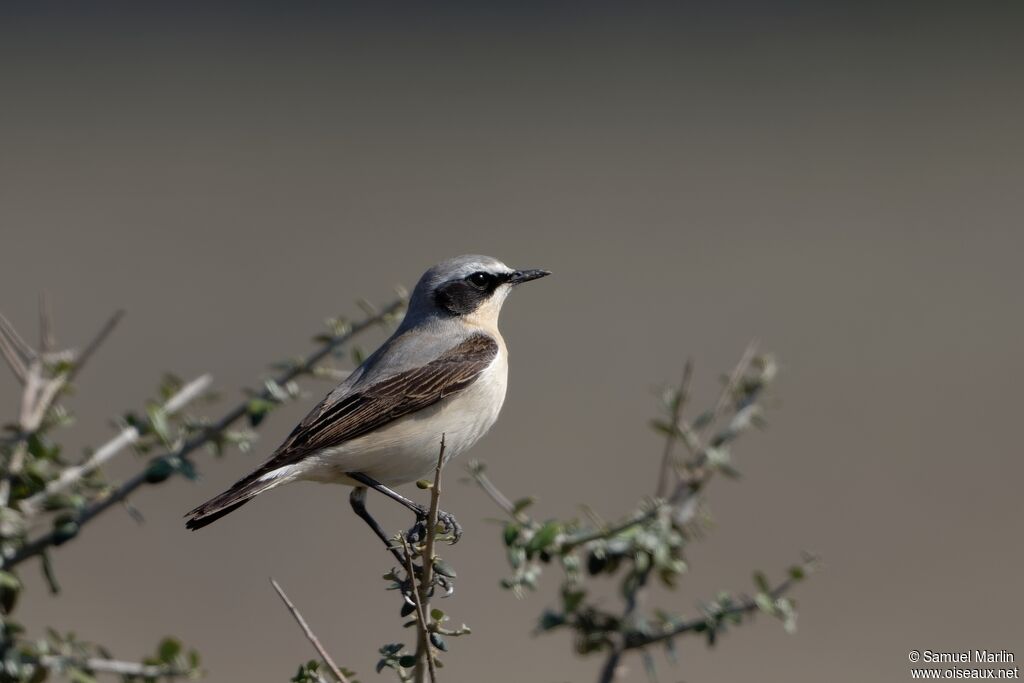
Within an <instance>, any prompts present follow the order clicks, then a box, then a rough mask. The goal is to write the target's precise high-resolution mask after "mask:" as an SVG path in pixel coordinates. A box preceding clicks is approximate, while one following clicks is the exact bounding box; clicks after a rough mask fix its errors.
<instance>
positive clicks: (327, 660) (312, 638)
mask: <svg viewBox="0 0 1024 683" xmlns="http://www.w3.org/2000/svg"><path fill="white" fill-rule="evenodd" d="M270 584H271V585H272V586H273V587H274V590H275V591H277V594H278V595H279V596H280V597H281V601H282V602H283V603H284V606H285V607H287V608H288V611H289V612H291V613H292V616H293V617H294V618H295V621H296V623H298V625H299V628H301V629H302V632H303V633H304V634H305V636H306V640H308V641H309V643H310V645H312V646H313V649H314V650H316V652H317V654H319V655H320V658H321V659H322V660H324V664H326V665H327V668H328V669H330V671H331V674H333V675H334V678H335V679H336V680H337V681H338V682H339V683H350V681H349V679H348V678H347V677H346V676H345V674H343V673H342V672H341V669H340V668H338V665H337V664H335V663H334V660H333V659H331V655H330V654H329V653H328V652H327V650H326V649H324V646H323V645H321V644H320V639H319V638H317V637H316V634H315V633H313V629H311V628H310V627H309V624H307V623H306V620H305V619H303V618H302V613H301V612H299V610H298V608H297V607H295V605H293V604H292V601H291V600H289V599H288V596H287V595H286V594H285V592H284V589H283V588H281V584H279V583H278V582H277V581H276V580H275V579H274V578H273V577H271V579H270Z"/></svg>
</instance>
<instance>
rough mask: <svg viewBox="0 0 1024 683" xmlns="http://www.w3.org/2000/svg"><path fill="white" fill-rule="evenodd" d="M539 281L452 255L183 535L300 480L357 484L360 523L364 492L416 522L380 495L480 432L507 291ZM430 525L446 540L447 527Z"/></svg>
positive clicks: (501, 348) (489, 421) (494, 381)
mask: <svg viewBox="0 0 1024 683" xmlns="http://www.w3.org/2000/svg"><path fill="white" fill-rule="evenodd" d="M548 274H549V273H548V271H546V270H515V269H513V268H509V267H508V266H506V265H505V264H504V263H502V262H501V261H498V260H497V259H494V258H490V257H488V256H458V257H456V258H452V259H449V260H447V261H443V262H442V263H439V264H438V265H436V266H434V267H433V268H431V269H430V270H428V271H427V272H426V273H424V274H423V277H421V278H420V280H419V282H418V283H417V285H416V288H415V289H414V290H413V293H412V297H411V298H410V300H409V308H408V311H407V312H406V314H405V318H404V320H403V321H402V324H401V325H400V326H399V327H398V329H397V330H396V331H395V333H394V334H393V335H391V337H390V338H389V339H388V340H387V341H385V342H384V343H383V344H382V345H381V347H380V348H379V349H377V350H376V351H375V352H374V353H373V355H371V356H370V357H369V358H367V359H366V360H365V361H364V362H363V364H362V365H360V366H359V367H358V368H356V370H355V371H354V372H353V373H352V374H351V375H350V376H349V377H348V378H347V379H345V381H343V382H342V383H341V384H340V385H339V386H338V387H337V388H336V389H335V390H334V391H332V392H331V393H330V394H328V395H327V397H326V398H324V400H323V401H321V402H320V403H319V404H318V405H317V406H316V407H315V408H313V410H312V411H311V412H310V413H309V415H307V416H306V418H305V419H304V420H302V422H300V423H299V425H298V426H297V427H296V428H295V429H294V430H293V431H292V433H291V435H290V436H289V437H288V438H287V439H286V440H285V442H284V443H283V444H281V446H280V447H279V448H278V449H277V450H276V451H275V452H274V454H273V455H272V456H271V457H270V458H269V459H268V460H267V461H266V462H265V463H263V465H261V466H260V467H259V468H258V469H257V470H256V471H254V472H253V473H251V474H249V475H248V476H246V477H243V478H242V479H240V480H239V481H238V482H237V483H235V484H234V485H233V486H232V487H231V488H229V489H228V490H227V491H225V492H224V493H221V494H220V495H218V496H216V497H214V498H212V499H210V500H209V501H207V502H205V503H203V504H202V505H200V506H199V507H197V508H196V509H194V510H192V511H191V512H189V513H188V515H187V517H188V521H187V522H186V526H187V527H188V528H189V529H199V528H201V527H204V526H206V525H207V524H209V523H211V522H213V521H215V520H217V519H219V518H221V517H223V516H224V515H226V514H228V513H229V512H232V511H234V510H235V509H237V508H238V507H240V506H241V505H244V504H245V503H247V502H248V501H250V500H251V499H252V498H253V497H254V496H257V495H259V494H260V493H263V492H264V491H269V490H270V489H272V488H275V487H277V486H280V485H281V484H286V483H289V482H292V481H302V480H305V481H318V482H333V483H340V484H347V485H349V486H354V487H356V489H355V490H354V491H353V496H352V503H353V507H354V508H356V511H357V512H358V513H359V514H360V515H361V516H363V518H364V519H366V520H367V521H368V522H370V523H371V526H373V525H374V524H375V523H374V522H373V521H372V518H370V517H369V516H368V514H366V511H365V507H364V506H363V504H362V501H363V497H364V496H365V492H366V489H365V487H367V486H369V487H371V488H374V489H377V490H379V491H381V492H382V493H384V494H386V495H388V496H389V497H391V498H394V499H395V500H398V501H399V502H401V503H402V504H404V505H406V507H409V508H410V509H412V510H413V511H415V512H416V513H417V515H418V516H419V517H420V518H421V519H422V517H423V515H424V508H423V506H421V505H418V504H416V503H414V502H412V501H411V500H409V499H407V498H405V497H404V496H401V495H400V494H398V493H396V492H395V491H393V490H391V489H390V488H388V487H389V486H394V485H397V484H404V483H408V482H411V481H415V480H417V479H422V478H424V477H426V476H428V475H429V474H430V473H431V472H432V471H433V469H434V467H435V465H436V464H437V458H438V448H439V445H440V442H441V438H442V435H443V436H444V441H445V459H446V460H447V459H448V458H451V457H455V456H456V455H458V454H459V453H462V452H463V451H465V450H466V449H468V448H470V447H471V446H472V445H473V444H475V443H476V442H477V441H478V440H479V439H480V437H482V436H483V435H484V434H486V433H487V431H488V430H489V429H490V428H491V426H492V425H493V424H494V422H495V420H497V418H498V413H499V411H500V410H501V406H502V403H503V402H504V400H505V386H506V381H507V377H508V353H507V351H506V348H505V340H504V339H502V337H501V333H500V332H498V314H499V313H500V312H501V306H502V304H503V303H504V302H505V298H506V297H507V296H508V294H509V292H511V291H512V288H513V287H515V286H516V285H518V284H520V283H523V282H529V281H530V280H536V279H537V278H541V277H544V276H545V275H548ZM441 520H442V521H443V522H444V523H445V525H446V526H448V527H449V528H450V529H451V531H452V532H453V533H454V534H455V536H456V537H457V536H458V533H459V529H458V525H457V524H456V523H455V520H454V518H452V517H451V516H450V515H447V514H443V515H442V516H441ZM375 531H377V532H378V535H380V532H379V527H375Z"/></svg>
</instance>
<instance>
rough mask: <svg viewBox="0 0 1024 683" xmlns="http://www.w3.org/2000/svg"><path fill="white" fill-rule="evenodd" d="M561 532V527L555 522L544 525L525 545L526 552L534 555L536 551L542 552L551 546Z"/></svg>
mask: <svg viewBox="0 0 1024 683" xmlns="http://www.w3.org/2000/svg"><path fill="white" fill-rule="evenodd" d="M561 531H562V525H561V524H559V523H558V522H557V521H554V520H551V521H548V522H545V523H544V526H542V527H541V528H540V529H538V530H537V533H535V534H534V535H533V538H531V539H530V542H529V543H527V544H526V552H528V553H535V552H537V551H538V550H542V549H544V548H547V547H548V546H549V545H551V544H552V543H553V542H554V540H555V539H556V538H558V534H559V533H560V532H561Z"/></svg>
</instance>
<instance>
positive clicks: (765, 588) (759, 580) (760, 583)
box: [754, 571, 771, 593]
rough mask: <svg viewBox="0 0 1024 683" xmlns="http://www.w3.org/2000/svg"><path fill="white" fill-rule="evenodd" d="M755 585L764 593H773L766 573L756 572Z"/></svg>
mask: <svg viewBox="0 0 1024 683" xmlns="http://www.w3.org/2000/svg"><path fill="white" fill-rule="evenodd" d="M754 585H755V586H757V589H758V590H759V591H761V592H762V593H769V592H771V587H770V586H769V585H768V579H767V578H766V577H765V575H764V572H759V571H758V572H754Z"/></svg>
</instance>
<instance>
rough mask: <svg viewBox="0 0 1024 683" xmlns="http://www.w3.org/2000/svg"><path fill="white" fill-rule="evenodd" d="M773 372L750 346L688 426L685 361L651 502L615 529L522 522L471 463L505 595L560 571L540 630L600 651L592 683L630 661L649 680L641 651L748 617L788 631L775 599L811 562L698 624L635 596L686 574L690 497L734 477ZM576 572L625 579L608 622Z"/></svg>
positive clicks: (761, 581) (668, 403)
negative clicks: (555, 597) (504, 555)
mask: <svg viewBox="0 0 1024 683" xmlns="http://www.w3.org/2000/svg"><path fill="white" fill-rule="evenodd" d="M775 367H776V366H775V363H774V361H773V360H772V359H771V357H770V356H767V355H759V354H758V350H757V346H756V344H755V343H753V342H752V343H751V344H750V345H749V346H748V347H747V348H746V350H745V351H744V353H743V355H742V357H741V359H740V361H739V362H738V363H737V365H736V366H735V367H734V368H733V370H732V371H731V372H730V373H729V375H728V377H727V378H726V380H725V381H724V382H723V387H722V390H721V393H720V394H719V395H718V396H717V397H716V400H715V402H714V404H713V405H712V407H711V408H709V409H708V410H706V411H705V412H703V413H700V414H698V415H697V417H696V418H695V419H694V420H693V421H692V422H691V421H689V420H687V419H686V418H685V417H684V411H685V408H686V407H687V406H688V403H689V399H690V384H691V381H692V377H693V364H692V363H691V362H690V361H689V360H687V362H686V365H685V367H684V370H683V374H682V380H681V382H680V384H679V385H678V387H677V388H675V389H672V390H669V391H667V392H666V396H665V401H664V403H665V409H666V413H667V415H666V419H665V420H664V421H659V420H656V421H654V423H653V426H654V428H655V429H656V430H657V431H659V432H661V433H662V434H664V436H665V444H664V447H663V449H662V453H661V462H660V466H659V468H658V477H657V482H656V487H655V490H654V493H655V495H654V496H653V497H651V498H647V499H645V500H644V501H643V502H642V503H641V504H640V505H639V506H638V508H637V510H636V511H635V512H634V513H632V514H631V515H629V516H627V517H625V518H624V519H622V520H620V521H618V522H615V523H604V522H602V521H600V520H598V519H596V515H592V516H593V517H594V518H595V521H594V522H593V523H592V524H589V525H586V524H580V523H579V522H577V521H575V520H572V521H560V520H547V521H545V522H538V521H536V520H534V519H532V518H531V517H530V515H529V514H527V512H526V508H528V507H529V506H530V505H531V504H532V503H533V499H532V498H524V499H521V500H518V501H516V502H512V501H511V500H510V499H509V498H508V497H507V496H505V494H504V493H502V492H501V490H500V489H498V487H497V486H495V484H494V483H493V482H492V481H491V480H490V479H489V478H488V476H487V475H486V474H485V473H484V466H483V465H482V464H480V463H478V462H475V461H473V462H470V464H469V471H470V473H471V475H472V478H473V480H474V481H475V482H476V483H477V484H478V485H479V486H480V488H481V489H482V490H483V491H484V492H485V493H486V494H487V496H488V497H489V498H490V499H491V500H492V501H494V503H495V504H496V505H497V506H498V507H499V508H500V509H501V510H502V511H504V512H505V514H507V515H508V516H509V518H510V519H511V521H509V522H506V523H505V525H504V532H503V537H504V541H505V545H506V547H507V550H508V557H509V562H510V564H511V566H512V569H513V570H514V575H513V577H511V578H508V579H504V580H503V581H502V583H503V585H504V586H505V587H506V588H509V589H511V590H513V591H515V592H516V594H517V595H521V594H522V591H523V589H524V588H530V589H534V588H536V581H537V578H538V577H539V575H540V571H541V566H542V565H544V564H548V563H559V564H561V566H562V568H563V570H564V573H565V579H564V580H563V583H562V589H561V602H562V608H561V609H560V610H548V611H546V612H545V614H544V615H543V616H542V618H541V622H540V625H539V630H540V631H547V630H551V629H554V628H559V627H570V628H571V629H572V630H573V631H574V632H575V634H576V641H575V644H576V649H577V651H578V652H579V653H581V654H585V653H588V652H595V651H604V652H605V653H606V657H605V661H604V664H603V666H602V668H601V671H600V676H599V679H598V680H599V682H600V683H612V681H614V679H615V677H616V675H617V673H618V672H619V671H620V669H621V663H622V659H623V656H624V655H625V654H626V653H628V652H631V651H639V652H640V653H641V654H642V655H643V657H644V661H645V665H646V666H647V667H648V669H649V673H650V674H651V675H652V676H653V672H652V671H651V670H650V668H651V667H653V662H652V660H651V659H650V654H649V653H648V652H647V649H646V648H647V647H648V646H651V645H654V644H657V643H667V644H668V645H671V644H672V641H673V639H674V638H675V637H676V636H678V635H681V634H684V633H687V632H691V631H692V632H700V633H704V634H705V635H706V636H707V637H708V639H709V642H714V639H715V637H716V634H717V633H718V632H719V631H720V630H722V629H724V628H725V625H726V622H727V621H738V619H739V618H740V616H741V615H743V614H746V613H748V612H752V611H755V610H760V611H763V612H766V613H768V614H771V615H772V616H775V617H777V618H779V619H781V620H782V621H783V622H784V624H785V625H786V628H787V630H788V629H790V628H792V626H793V624H794V623H795V611H794V608H793V604H792V602H791V601H790V600H789V599H788V598H785V597H783V596H784V594H785V593H786V592H787V591H788V590H789V589H790V588H791V587H792V585H793V584H794V583H795V582H796V581H797V580H799V579H801V578H803V576H805V574H806V573H807V572H808V571H810V570H811V569H812V568H813V561H812V560H808V561H807V562H805V564H804V566H800V567H793V568H791V569H790V578H789V579H787V580H786V581H784V582H782V583H780V584H778V585H776V586H775V587H774V588H772V587H770V586H769V585H768V583H767V581H766V579H765V578H764V576H763V575H762V574H760V572H758V573H756V574H755V583H756V584H757V586H758V593H757V595H756V597H755V598H749V597H744V598H741V599H739V600H734V599H733V598H732V597H731V596H730V595H729V594H727V593H723V594H721V595H720V596H719V598H717V599H716V600H715V601H714V602H713V603H712V604H711V605H710V606H707V607H704V608H702V609H703V612H704V616H703V617H700V618H697V619H691V620H685V619H682V618H678V617H670V616H668V615H664V614H661V613H657V614H655V615H644V614H640V613H639V609H638V606H639V605H640V604H641V602H642V600H641V597H642V593H643V591H644V590H645V589H646V588H647V586H648V584H649V583H650V582H651V581H652V580H653V579H654V578H659V579H660V580H661V581H662V583H664V584H665V585H666V586H668V587H669V588H672V587H674V586H675V581H676V578H677V577H678V576H679V575H681V574H682V573H683V572H685V571H686V563H685V561H684V559H683V554H682V553H683V548H684V547H685V545H687V544H688V543H689V542H690V540H692V539H693V538H694V532H695V531H696V527H695V526H694V524H695V523H694V519H695V517H696V515H697V511H698V509H699V508H698V501H699V497H698V494H699V492H700V491H701V490H703V488H704V487H705V486H706V485H707V483H708V482H709V480H710V479H711V478H712V477H713V476H714V474H715V473H718V472H721V473H723V474H725V475H727V476H730V477H732V476H736V474H737V473H736V471H735V470H734V469H733V468H732V465H731V464H730V458H729V446H730V445H731V442H732V441H733V440H734V439H735V438H736V437H738V436H739V435H740V434H742V433H743V432H744V431H746V430H747V429H748V428H749V427H750V426H751V425H758V424H760V417H761V414H760V411H761V407H760V405H759V403H758V401H759V399H760V397H761V394H762V392H763V389H764V388H765V387H766V386H767V385H768V384H769V383H770V382H771V380H772V379H773V378H774V375H775ZM679 442H682V444H683V446H685V448H686V451H687V453H688V456H689V457H688V458H685V459H684V458H680V457H678V456H677V454H676V453H675V450H676V446H677V444H678V443H679ZM580 555H582V556H583V557H582V558H581V557H580ZM584 569H585V570H586V572H587V573H589V574H591V575H597V574H616V573H622V574H624V577H623V579H622V584H621V592H622V596H623V598H624V606H623V609H622V611H621V612H619V613H617V614H615V613H611V612H608V611H607V610H605V609H604V608H603V606H602V605H601V602H602V600H600V599H597V600H594V599H590V600H588V598H587V595H588V588H587V586H586V585H585V583H584Z"/></svg>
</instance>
